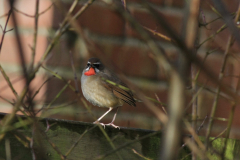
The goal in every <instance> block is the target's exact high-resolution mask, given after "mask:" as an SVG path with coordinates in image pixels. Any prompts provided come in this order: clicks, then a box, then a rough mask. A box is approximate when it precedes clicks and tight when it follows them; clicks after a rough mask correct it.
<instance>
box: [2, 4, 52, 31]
mask: <svg viewBox="0 0 240 160" xmlns="http://www.w3.org/2000/svg"><path fill="white" fill-rule="evenodd" d="M15 2H16V3H15V4H14V6H15V8H16V9H17V10H19V11H21V12H24V13H25V14H28V15H31V16H34V15H35V3H36V1H33V0H17V1H15ZM51 4H52V1H51V0H42V1H39V13H41V12H43V11H45V10H46V9H47V8H48V7H49V6H51ZM4 8H5V11H4V12H6V13H7V12H8V10H9V5H8V1H5V7H4ZM14 13H15V16H16V20H17V22H18V25H19V26H21V27H34V18H30V17H28V16H25V15H23V14H21V13H18V12H16V11H15V12H14ZM52 19H53V7H51V8H50V9H49V10H48V11H46V12H45V13H44V14H42V15H40V16H39V21H38V26H39V27H51V26H52ZM12 25H13V24H12V20H11V19H10V21H9V26H12Z"/></svg>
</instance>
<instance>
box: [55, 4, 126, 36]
mask: <svg viewBox="0 0 240 160" xmlns="http://www.w3.org/2000/svg"><path fill="white" fill-rule="evenodd" d="M81 7H82V6H80V5H79V6H77V7H76V9H75V12H74V13H76V12H77V11H78V10H79V9H80V8H81ZM66 8H69V5H67V7H66ZM54 17H56V18H57V19H55V20H54V27H56V28H58V27H59V24H60V23H61V21H62V19H63V15H62V13H61V12H59V10H58V8H55V11H54ZM77 22H79V24H80V25H81V26H82V27H83V28H87V29H88V30H90V31H92V32H94V33H97V34H103V35H112V36H122V35H123V32H124V25H125V24H124V21H123V19H122V18H121V16H119V15H118V14H117V13H115V12H113V11H112V10H111V9H109V8H108V7H107V6H100V5H95V4H93V5H91V6H90V7H88V8H87V9H86V11H85V12H84V13H83V14H82V15H81V16H80V17H79V18H78V19H77Z"/></svg>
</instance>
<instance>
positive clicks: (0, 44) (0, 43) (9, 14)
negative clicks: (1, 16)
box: [0, 9, 12, 54]
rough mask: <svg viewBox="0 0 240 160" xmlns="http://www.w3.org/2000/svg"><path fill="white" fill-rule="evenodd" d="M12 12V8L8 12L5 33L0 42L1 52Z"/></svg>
mask: <svg viewBox="0 0 240 160" xmlns="http://www.w3.org/2000/svg"><path fill="white" fill-rule="evenodd" d="M11 13H12V10H11V9H10V10H9V11H8V14H7V16H8V17H7V20H6V23H5V26H4V29H3V35H2V39H1V42H0V54H1V51H2V45H3V40H4V37H5V34H6V33H7V32H8V31H7V25H8V21H9V18H10V16H11Z"/></svg>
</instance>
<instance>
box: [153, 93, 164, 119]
mask: <svg viewBox="0 0 240 160" xmlns="http://www.w3.org/2000/svg"><path fill="white" fill-rule="evenodd" d="M155 96H156V98H157V100H158V102H159V103H160V105H161V107H162V109H163V111H164V112H165V114H166V115H167V111H166V109H165V107H164V106H163V105H162V102H161V101H160V99H159V97H158V95H157V94H156V93H155Z"/></svg>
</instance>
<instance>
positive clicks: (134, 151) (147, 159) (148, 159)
mask: <svg viewBox="0 0 240 160" xmlns="http://www.w3.org/2000/svg"><path fill="white" fill-rule="evenodd" d="M132 151H133V153H135V154H136V155H138V156H139V157H141V158H143V159H145V160H152V159H150V158H147V157H144V156H143V155H141V154H140V153H138V152H137V151H136V150H135V149H132Z"/></svg>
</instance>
